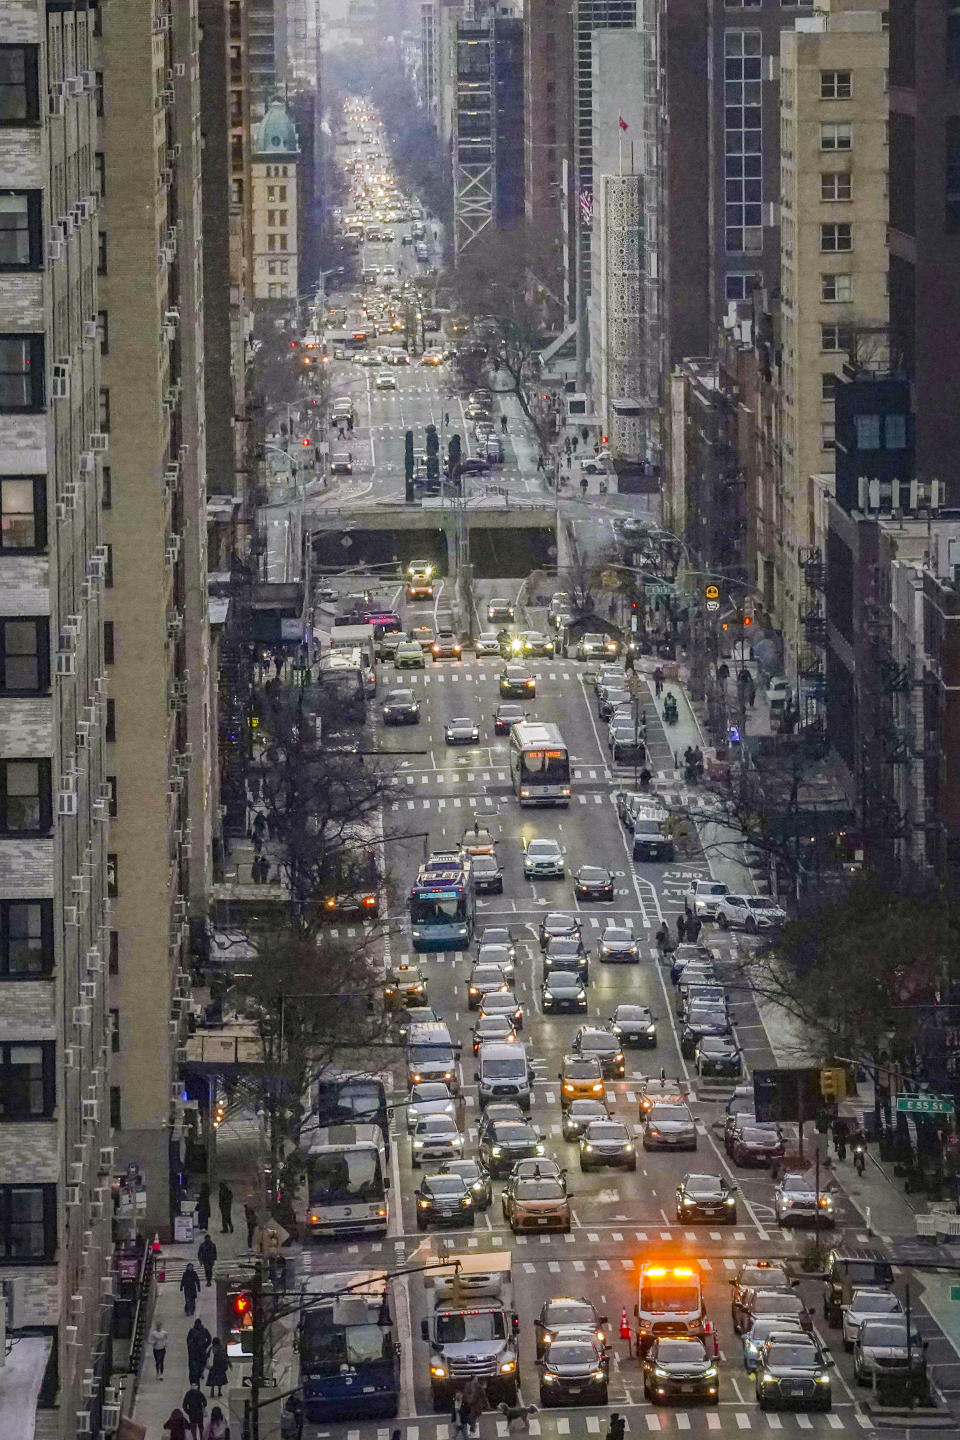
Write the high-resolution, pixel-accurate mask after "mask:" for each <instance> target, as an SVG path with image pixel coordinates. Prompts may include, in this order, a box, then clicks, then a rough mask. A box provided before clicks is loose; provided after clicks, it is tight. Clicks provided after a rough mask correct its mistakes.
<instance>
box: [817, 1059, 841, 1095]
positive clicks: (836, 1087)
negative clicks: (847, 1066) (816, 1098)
mask: <svg viewBox="0 0 960 1440" xmlns="http://www.w3.org/2000/svg"><path fill="white" fill-rule="evenodd" d="M820 1093H821V1095H822V1096H823V1098H824V1100H833V1101H837V1100H844V1099H846V1094H847V1072H846V1070H844V1068H843V1067H842V1065H826V1066H824V1068H823V1069H822V1070H821V1071H820Z"/></svg>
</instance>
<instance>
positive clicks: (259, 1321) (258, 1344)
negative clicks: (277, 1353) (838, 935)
mask: <svg viewBox="0 0 960 1440" xmlns="http://www.w3.org/2000/svg"><path fill="white" fill-rule="evenodd" d="M250 1305H251V1309H252V1311H253V1324H252V1329H253V1353H252V1355H251V1357H250V1359H251V1365H250V1399H249V1400H248V1401H247V1404H246V1412H247V1416H246V1418H247V1423H246V1424H245V1426H244V1430H245V1432H246V1435H247V1440H260V1391H261V1389H262V1388H263V1344H264V1339H265V1332H266V1325H265V1323H264V1319H265V1317H264V1314H263V1265H262V1263H261V1262H260V1261H259V1260H257V1261H256V1262H255V1263H254V1267H253V1279H252V1281H251V1284H250Z"/></svg>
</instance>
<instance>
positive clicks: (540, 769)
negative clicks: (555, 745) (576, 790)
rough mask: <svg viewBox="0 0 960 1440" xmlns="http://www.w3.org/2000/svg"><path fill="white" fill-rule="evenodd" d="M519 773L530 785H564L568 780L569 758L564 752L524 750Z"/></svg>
mask: <svg viewBox="0 0 960 1440" xmlns="http://www.w3.org/2000/svg"><path fill="white" fill-rule="evenodd" d="M521 772H522V778H523V780H524V781H529V782H530V784H533V785H535V784H537V782H538V781H539V782H541V783H542V784H544V785H566V784H568V782H569V780H570V758H569V756H568V755H567V752H566V750H524V751H522V752H521Z"/></svg>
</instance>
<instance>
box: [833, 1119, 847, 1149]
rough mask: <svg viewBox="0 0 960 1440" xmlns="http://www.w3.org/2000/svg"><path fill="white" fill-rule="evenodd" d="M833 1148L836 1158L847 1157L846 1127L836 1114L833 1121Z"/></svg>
mask: <svg viewBox="0 0 960 1440" xmlns="http://www.w3.org/2000/svg"><path fill="white" fill-rule="evenodd" d="M833 1148H834V1150H836V1152H837V1159H838V1160H846V1158H847V1127H846V1124H845V1122H844V1121H843V1120H841V1119H840V1116H839V1115H838V1116H837V1118H836V1119H835V1120H834V1122H833Z"/></svg>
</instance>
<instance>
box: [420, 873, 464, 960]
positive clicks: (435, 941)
mask: <svg viewBox="0 0 960 1440" xmlns="http://www.w3.org/2000/svg"><path fill="white" fill-rule="evenodd" d="M474 920H475V910H474V899H473V885H472V884H471V881H470V870H469V867H464V866H463V865H457V866H451V867H450V869H447V870H439V871H429V872H428V871H423V870H421V871H420V872H419V873H418V875H417V879H416V882H415V883H414V884H413V886H411V889H410V930H411V935H412V939H413V948H414V950H421V951H423V950H465V949H466V948H467V946H468V945H469V944H470V940H471V937H472V936H473V927H474Z"/></svg>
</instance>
